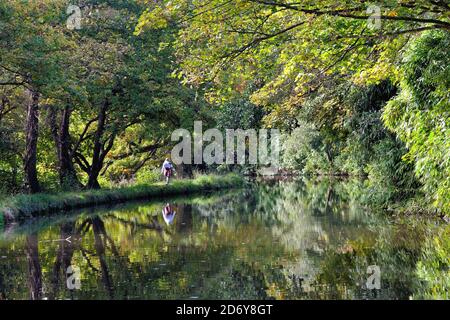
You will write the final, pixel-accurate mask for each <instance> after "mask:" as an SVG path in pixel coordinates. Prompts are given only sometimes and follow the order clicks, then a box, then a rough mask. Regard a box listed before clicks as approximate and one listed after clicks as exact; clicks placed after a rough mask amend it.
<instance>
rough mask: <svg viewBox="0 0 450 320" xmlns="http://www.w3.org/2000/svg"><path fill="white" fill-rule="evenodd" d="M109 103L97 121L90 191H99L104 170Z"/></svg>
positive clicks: (102, 107) (102, 109)
mask: <svg viewBox="0 0 450 320" xmlns="http://www.w3.org/2000/svg"><path fill="white" fill-rule="evenodd" d="M108 106H109V101H108V100H106V101H105V103H104V104H103V105H102V106H101V108H100V112H99V115H98V121H97V132H96V133H95V139H94V153H93V155H92V165H91V168H90V171H89V180H88V183H87V188H88V189H99V188H100V185H99V183H98V175H99V174H100V170H101V169H102V161H101V151H102V141H101V140H102V137H103V133H104V131H105V122H106V110H107V109H108Z"/></svg>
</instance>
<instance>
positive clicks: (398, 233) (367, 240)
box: [0, 179, 450, 299]
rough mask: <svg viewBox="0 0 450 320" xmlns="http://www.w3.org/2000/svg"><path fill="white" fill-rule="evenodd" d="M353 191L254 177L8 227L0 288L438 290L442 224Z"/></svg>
mask: <svg viewBox="0 0 450 320" xmlns="http://www.w3.org/2000/svg"><path fill="white" fill-rule="evenodd" d="M355 190H356V191H357V190H358V187H357V186H355V185H354V184H352V183H350V182H338V181H329V180H322V181H314V180H304V179H298V180H296V181H266V182H255V183H253V184H252V185H251V186H249V187H247V188H245V189H239V190H230V191H226V192H218V193H211V194H201V195H195V196H189V197H178V198H164V199H156V200H151V201H146V202H133V203H128V204H125V205H119V206H114V207H98V208H92V209H87V210H82V211H76V212H70V213H66V214H59V215H56V216H55V215H53V216H52V217H44V218H39V219H35V220H33V221H28V222H26V223H22V224H12V225H6V226H3V230H1V231H0V298H1V299H414V298H445V296H443V295H445V293H446V292H448V288H449V279H450V277H449V276H448V275H449V273H448V270H446V269H445V267H448V264H447V265H446V266H445V261H447V263H448V256H446V253H445V252H444V253H442V252H441V251H442V250H444V249H442V250H441V251H439V241H443V240H442V239H443V237H445V236H448V235H449V232H448V227H446V226H445V225H444V226H443V225H442V224H441V223H440V222H438V221H434V220H430V219H425V218H417V217H414V218H413V217H407V218H393V217H392V215H391V214H387V213H385V212H373V211H371V210H369V209H368V208H367V207H365V206H364V205H362V204H361V203H360V201H358V200H357V197H356V196H355V192H356V191H355ZM449 238H450V237H449ZM449 238H447V240H446V241H449V240H448V239H449ZM436 241H437V242H436ZM446 259H447V260H446Z"/></svg>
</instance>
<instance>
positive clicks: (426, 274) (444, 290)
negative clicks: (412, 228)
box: [414, 226, 450, 300]
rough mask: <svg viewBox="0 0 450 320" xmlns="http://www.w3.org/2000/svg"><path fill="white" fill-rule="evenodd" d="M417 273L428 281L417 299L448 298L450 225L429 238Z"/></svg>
mask: <svg viewBox="0 0 450 320" xmlns="http://www.w3.org/2000/svg"><path fill="white" fill-rule="evenodd" d="M417 274H418V276H419V278H420V279H421V280H423V281H424V282H425V283H426V286H424V287H423V288H422V289H421V290H420V291H419V292H418V293H417V294H416V295H415V296H414V298H415V299H439V300H448V299H449V292H448V288H449V287H450V227H449V226H447V227H445V228H442V229H441V230H439V232H438V234H437V235H435V236H432V237H430V238H428V239H427V241H426V243H425V245H424V249H423V253H422V257H421V259H420V260H419V262H418V263H417Z"/></svg>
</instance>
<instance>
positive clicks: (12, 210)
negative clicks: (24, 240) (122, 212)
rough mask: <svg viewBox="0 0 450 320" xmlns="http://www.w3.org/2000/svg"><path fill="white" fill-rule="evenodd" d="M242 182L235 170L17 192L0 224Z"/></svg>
mask: <svg viewBox="0 0 450 320" xmlns="http://www.w3.org/2000/svg"><path fill="white" fill-rule="evenodd" d="M243 184H244V180H243V179H242V178H241V177H240V176H238V175H235V174H229V175H225V176H215V175H208V176H201V177H199V178H196V179H192V180H174V181H173V182H172V183H170V184H169V185H165V184H163V183H155V184H148V185H137V186H133V187H126V188H117V189H101V190H90V191H84V192H68V193H58V194H44V193H41V194H33V195H18V196H15V197H11V198H7V199H5V200H3V201H2V202H1V203H0V224H2V223H3V221H17V220H24V219H27V218H32V217H36V216H40V215H45V214H49V213H54V212H58V211H67V210H73V209H81V208H86V207H90V206H96V205H103V204H111V203H121V202H125V201H128V200H138V199H147V198H151V197H164V196H170V195H182V194H190V193H195V192H201V191H211V190H219V189H224V188H233V187H240V186H242V185H243Z"/></svg>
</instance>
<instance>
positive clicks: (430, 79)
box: [383, 31, 450, 212]
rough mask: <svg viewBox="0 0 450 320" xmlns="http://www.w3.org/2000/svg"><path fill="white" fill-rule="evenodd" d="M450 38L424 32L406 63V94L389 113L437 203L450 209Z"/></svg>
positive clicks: (392, 104)
mask: <svg viewBox="0 0 450 320" xmlns="http://www.w3.org/2000/svg"><path fill="white" fill-rule="evenodd" d="M449 47H450V35H449V33H448V32H445V31H433V32H428V33H425V34H423V35H422V36H421V37H419V38H418V39H416V41H414V42H413V43H412V44H411V45H410V46H409V48H408V51H407V53H406V54H405V58H404V61H403V63H402V67H401V70H402V75H403V77H402V81H401V92H400V93H399V95H398V96H397V97H396V98H395V99H393V100H391V101H390V102H389V103H388V105H387V106H386V109H385V111H384V114H383V119H384V122H385V124H386V125H387V126H388V127H389V128H390V129H392V130H393V131H394V132H395V133H396V134H397V135H398V136H399V137H400V138H401V139H402V141H404V142H405V143H406V146H407V147H408V152H407V153H406V155H405V156H404V159H405V160H406V161H409V162H410V163H413V164H414V168H415V173H416V175H417V176H418V177H419V178H420V179H421V181H422V182H423V183H424V190H425V193H426V194H427V195H428V197H430V198H431V199H432V200H433V202H434V204H435V205H436V206H437V207H439V208H441V209H443V210H444V211H447V212H449V211H450V90H449V88H450V55H449V54H448V48H449Z"/></svg>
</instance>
